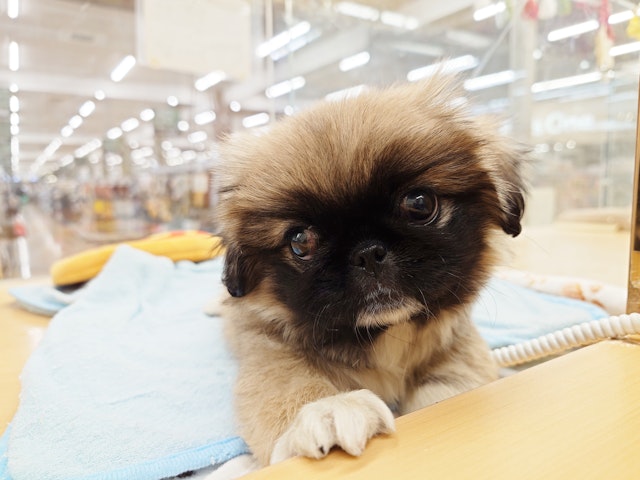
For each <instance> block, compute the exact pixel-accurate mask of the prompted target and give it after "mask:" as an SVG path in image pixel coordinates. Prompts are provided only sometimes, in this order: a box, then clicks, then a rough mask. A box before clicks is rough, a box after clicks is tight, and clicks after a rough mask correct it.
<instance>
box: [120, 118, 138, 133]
mask: <svg viewBox="0 0 640 480" xmlns="http://www.w3.org/2000/svg"><path fill="white" fill-rule="evenodd" d="M139 125H140V122H139V121H138V119H137V118H135V117H131V118H127V119H126V120H125V121H124V122H122V123H121V124H120V128H121V129H122V131H123V132H130V131H132V130H135V129H136V128H138V126H139Z"/></svg>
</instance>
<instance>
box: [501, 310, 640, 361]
mask: <svg viewBox="0 0 640 480" xmlns="http://www.w3.org/2000/svg"><path fill="white" fill-rule="evenodd" d="M633 334H640V313H631V314H629V315H616V316H611V317H605V318H602V319H600V320H593V321H591V322H584V323H580V324H577V325H574V326H573V327H567V328H563V329H562V330H558V331H556V332H552V333H548V334H547V335H542V336H540V337H538V338H534V339H533V340H527V341H526V342H521V343H516V344H514V345H508V346H506V347H499V348H495V349H493V351H492V356H493V359H494V360H495V361H496V363H498V365H500V366H501V367H511V366H514V365H520V364H522V363H527V362H530V361H533V360H537V359H539V358H543V357H547V356H549V355H555V354H558V353H561V352H564V351H566V350H569V349H571V348H575V347H581V346H584V345H589V344H592V343H596V342H598V341H600V340H605V339H609V338H620V337H624V336H626V335H633Z"/></svg>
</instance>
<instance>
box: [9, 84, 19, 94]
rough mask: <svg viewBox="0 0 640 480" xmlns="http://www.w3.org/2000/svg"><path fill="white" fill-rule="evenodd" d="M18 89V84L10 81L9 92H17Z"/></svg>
mask: <svg viewBox="0 0 640 480" xmlns="http://www.w3.org/2000/svg"><path fill="white" fill-rule="evenodd" d="M19 90H20V89H19V88H18V84H16V83H12V84H11V85H9V91H10V92H11V93H18V91H19Z"/></svg>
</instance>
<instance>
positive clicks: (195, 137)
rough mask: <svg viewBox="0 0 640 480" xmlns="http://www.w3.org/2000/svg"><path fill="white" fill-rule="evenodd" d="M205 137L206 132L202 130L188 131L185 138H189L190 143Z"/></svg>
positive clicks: (197, 141)
mask: <svg viewBox="0 0 640 480" xmlns="http://www.w3.org/2000/svg"><path fill="white" fill-rule="evenodd" d="M206 139H207V132H203V131H202V130H199V131H197V132H193V133H190V134H189V135H188V136H187V140H189V141H190V142H191V143H200V142H204V141H205V140H206Z"/></svg>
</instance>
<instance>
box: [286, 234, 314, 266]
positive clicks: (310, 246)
mask: <svg viewBox="0 0 640 480" xmlns="http://www.w3.org/2000/svg"><path fill="white" fill-rule="evenodd" d="M318 240H319V238H318V234H317V233H316V232H315V231H314V230H313V229H312V228H305V229H304V230H299V231H296V232H294V233H293V235H292V236H291V251H292V252H293V253H294V254H295V255H296V256H297V257H299V258H301V259H302V260H309V259H310V258H311V257H312V256H313V254H314V253H316V250H318V243H319V242H318Z"/></svg>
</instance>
